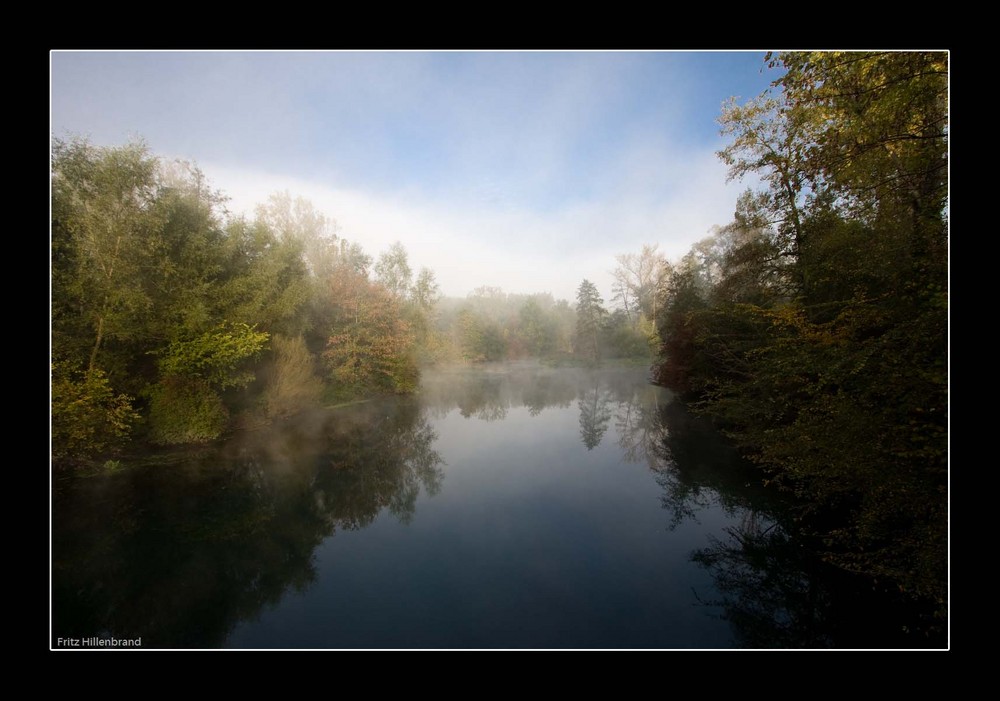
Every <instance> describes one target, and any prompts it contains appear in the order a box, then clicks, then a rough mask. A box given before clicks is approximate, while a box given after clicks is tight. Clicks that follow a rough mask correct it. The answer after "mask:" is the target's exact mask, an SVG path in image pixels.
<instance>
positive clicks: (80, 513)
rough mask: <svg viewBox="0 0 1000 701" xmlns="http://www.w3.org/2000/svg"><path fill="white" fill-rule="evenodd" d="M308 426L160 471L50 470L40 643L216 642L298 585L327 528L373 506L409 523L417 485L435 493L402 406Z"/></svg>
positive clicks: (412, 413)
mask: <svg viewBox="0 0 1000 701" xmlns="http://www.w3.org/2000/svg"><path fill="white" fill-rule="evenodd" d="M314 418H315V420H314V422H313V423H312V424H311V425H308V424H307V423H304V422H303V423H299V424H289V425H287V426H285V427H283V428H281V429H280V430H274V431H266V432H261V433H257V434H249V435H247V436H243V437H241V438H239V439H234V440H233V441H231V442H230V443H228V444H226V445H225V446H223V447H221V448H219V449H217V450H208V451H206V450H203V451H201V453H199V454H194V455H192V456H191V457H189V459H187V460H184V461H177V462H176V463H174V464H161V465H149V466H143V467H135V468H130V469H126V470H123V471H121V472H119V473H116V474H110V475H101V476H97V477H91V478H81V477H75V476H71V477H69V478H67V479H65V480H63V479H62V476H60V478H59V479H58V480H57V482H56V483H57V488H56V490H55V494H54V499H53V514H54V519H53V524H52V527H53V530H52V544H53V575H52V597H53V599H52V605H53V631H52V632H53V637H54V638H58V637H78V638H79V637H90V636H95V635H96V636H102V637H118V638H135V637H139V636H141V637H142V642H143V646H144V647H181V648H183V647H218V646H221V645H223V644H224V643H225V640H226V637H227V635H228V633H229V631H230V630H231V629H232V627H233V626H234V625H235V624H236V623H238V622H239V621H241V620H243V619H248V618H253V617H254V616H256V615H257V614H258V613H259V611H260V610H261V609H262V608H263V607H264V606H267V605H274V604H276V603H277V602H278V601H279V600H280V599H281V597H282V595H283V593H284V592H285V591H286V590H287V589H288V588H289V587H292V588H295V589H298V590H301V589H304V588H306V587H308V586H309V585H310V583H311V582H312V581H313V578H314V576H315V572H314V568H313V563H312V556H313V552H314V550H315V548H316V546H317V545H319V544H320V543H321V542H322V541H323V540H324V539H325V538H327V537H329V536H330V535H331V534H333V533H334V532H335V530H336V528H337V527H340V528H360V527H362V526H364V525H366V524H368V523H371V522H372V520H373V519H374V518H375V516H376V515H377V514H378V513H379V512H380V511H381V510H382V509H383V508H386V509H387V510H389V511H390V512H391V513H393V514H394V515H395V516H397V517H398V518H399V519H401V520H404V521H406V520H409V519H410V518H412V516H413V513H414V508H415V503H416V498H417V496H418V494H419V490H420V487H421V485H422V486H423V487H424V489H426V490H427V491H428V493H430V494H433V493H435V492H437V491H438V490H439V489H440V486H441V479H442V474H443V473H442V472H441V469H440V467H439V466H440V464H441V458H440V456H439V455H438V454H437V453H436V452H435V451H434V450H433V442H434V440H435V438H436V436H435V435H434V433H433V431H432V430H431V429H430V427H429V426H428V424H427V422H426V420H425V419H424V418H423V417H422V416H421V415H420V411H419V409H418V408H417V406H416V405H415V404H414V403H412V402H390V403H379V402H371V403H369V404H365V405H361V406H358V407H351V408H350V409H349V410H341V411H336V412H332V413H330V414H328V415H326V416H325V417H322V416H317V417H314ZM327 419H328V420H327ZM317 456H319V457H317Z"/></svg>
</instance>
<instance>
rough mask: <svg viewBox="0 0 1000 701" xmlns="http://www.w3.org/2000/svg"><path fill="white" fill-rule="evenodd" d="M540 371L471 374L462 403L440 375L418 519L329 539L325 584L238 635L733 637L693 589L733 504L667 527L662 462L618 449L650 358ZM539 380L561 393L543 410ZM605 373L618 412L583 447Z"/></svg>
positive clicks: (661, 642) (449, 643) (250, 642)
mask: <svg viewBox="0 0 1000 701" xmlns="http://www.w3.org/2000/svg"><path fill="white" fill-rule="evenodd" d="M539 372H540V371H535V372H528V373H527V374H520V375H519V374H516V373H515V374H514V375H510V376H500V377H496V376H494V377H490V378H488V379H484V378H482V377H472V376H469V377H468V378H467V379H468V380H469V382H470V383H471V384H472V391H471V393H470V395H468V396H462V397H454V398H453V399H452V400H451V401H447V399H448V398H447V397H445V396H444V395H445V394H452V393H455V392H460V389H459V388H460V385H461V383H460V382H458V381H456V378H454V377H452V378H451V380H452V381H451V382H449V383H446V384H445V385H442V386H440V387H436V386H435V385H434V379H433V378H430V382H429V387H428V389H427V391H426V392H425V393H424V394H423V395H422V397H423V399H424V400H425V401H427V402H428V404H430V405H431V406H433V407H434V408H435V411H434V412H433V413H435V414H436V416H435V418H433V419H432V420H431V422H430V423H431V427H432V429H433V430H434V432H435V433H436V434H437V440H436V441H435V443H434V449H435V451H437V453H438V454H439V455H440V456H441V458H442V460H443V464H444V466H443V467H442V470H443V472H444V477H443V480H442V489H441V491H440V493H438V494H437V495H435V496H434V497H432V498H429V499H428V498H426V497H425V496H422V497H421V499H420V501H419V502H418V504H417V506H416V515H415V517H414V518H413V520H412V521H411V522H410V523H409V524H408V525H402V524H400V523H398V522H397V521H396V520H395V519H393V518H391V517H389V516H388V515H387V514H385V513H383V514H381V515H380V516H379V518H378V519H376V521H375V523H374V524H373V525H372V526H371V527H369V528H366V529H364V530H361V531H352V532H340V533H338V534H337V535H336V536H335V537H333V538H329V539H327V540H326V541H325V542H324V543H323V544H322V545H321V546H320V547H319V548H318V549H317V552H316V568H317V583H316V584H315V586H313V587H312V588H310V589H309V590H308V591H306V592H304V593H302V594H299V595H296V596H294V597H290V598H289V599H288V601H286V602H283V604H282V606H280V607H279V608H278V609H277V610H275V611H268V612H264V613H263V614H262V615H261V617H260V619H259V620H258V621H256V622H254V623H251V624H245V625H243V626H241V627H240V628H238V629H237V630H236V632H235V633H234V635H233V636H232V637H231V638H230V641H229V644H231V645H233V646H249V647H255V646H260V647H271V646H286V645H287V646H304V647H312V646H320V647H338V646H346V647H368V646H372V647H382V646H389V647H393V646H398V647H679V648H689V647H727V646H729V645H731V640H732V637H731V634H730V631H729V626H728V624H727V623H725V622H724V621H721V620H719V619H718V618H717V617H713V616H712V615H711V614H716V616H717V614H718V610H717V609H711V608H707V607H702V606H698V605H696V604H697V600H696V599H695V597H694V595H693V593H692V589H694V590H697V591H698V592H699V593H702V594H704V595H706V596H710V595H711V594H712V592H713V589H712V583H711V578H710V577H709V576H708V575H707V574H706V572H705V571H704V570H703V569H700V568H698V567H696V566H694V565H693V564H692V563H691V562H690V553H691V551H692V550H693V549H695V548H697V547H702V546H704V545H705V544H706V541H705V532H706V531H709V532H716V533H721V529H722V528H723V527H724V526H725V525H727V524H730V523H732V522H733V521H732V519H731V518H730V517H728V516H726V515H725V514H724V513H723V512H722V510H721V509H711V508H710V509H707V510H703V511H701V512H699V518H698V520H699V521H700V525H699V524H697V523H695V522H693V521H688V522H686V523H682V524H681V525H680V526H679V527H677V528H676V529H675V530H673V531H668V529H667V526H668V524H669V518H668V517H667V515H666V514H665V513H664V511H663V509H662V507H661V499H660V495H661V491H662V490H661V489H660V487H659V486H658V485H657V483H656V480H655V474H654V473H652V472H650V470H649V469H648V468H647V466H646V465H645V464H641V463H635V462H628V461H626V460H624V459H623V456H622V451H621V448H620V447H619V443H620V442H621V441H620V440H619V438H620V434H619V433H618V430H617V428H616V426H615V421H614V417H615V416H616V415H617V414H618V413H622V412H624V411H625V410H626V409H628V408H631V409H632V411H633V412H635V411H636V409H637V407H635V406H631V407H630V402H632V401H633V400H635V399H636V398H642V399H645V400H647V402H648V400H649V399H656V400H658V401H660V402H663V401H665V400H666V396H665V394H666V393H663V392H662V391H661V390H659V389H658V388H650V387H649V386H648V385H645V384H644V383H643V382H642V378H643V376H644V375H643V372H642V371H639V372H635V371H630V372H626V373H622V372H618V373H598V374H593V373H581V372H578V371H575V370H573V371H569V372H553V371H545V372H543V373H541V374H539ZM637 380H638V386H637V384H636V382H637ZM545 385H548V386H549V388H550V390H551V392H550V394H551V398H552V404H548V405H546V406H545V407H544V409H543V410H542V411H540V412H537V413H535V414H534V415H533V414H532V411H533V409H537V404H538V401H539V398H538V396H537V394H538V390H539V387H542V386H545ZM595 387H596V388H597V389H598V392H597V395H598V397H599V401H601V402H603V403H604V405H605V406H606V409H607V410H608V412H609V413H610V415H611V417H612V420H611V421H610V422H609V428H607V430H606V433H605V435H604V436H603V437H602V438H601V440H600V441H599V442H598V444H597V445H596V446H594V447H593V449H588V448H587V446H586V445H584V443H583V442H582V441H581V406H583V405H585V403H586V402H587V401H588V392H593V390H594V388H595ZM649 390H652V392H650V391H649ZM525 394H528V395H531V396H530V397H529V401H532V402H534V404H533V408H529V407H527V406H525V401H524V395H525ZM653 395H656V396H655V397H654V396H653ZM578 397H579V398H580V401H577V398H578ZM589 398H590V399H593V395H592V394H591V395H590V396H589ZM616 398H618V399H616ZM449 403H450V404H451V407H452V408H450V409H446V408H445V407H446V406H447V405H448V404H449ZM460 407H461V408H460ZM499 414H502V416H503V418H502V419H499V420H498V419H497V418H496V417H497V416H498V415H499ZM632 420H633V421H634V420H635V416H634V415H633V417H632Z"/></svg>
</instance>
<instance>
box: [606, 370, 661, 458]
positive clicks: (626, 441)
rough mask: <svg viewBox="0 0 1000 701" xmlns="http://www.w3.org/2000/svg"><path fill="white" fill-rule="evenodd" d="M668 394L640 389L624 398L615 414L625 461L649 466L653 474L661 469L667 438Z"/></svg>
mask: <svg viewBox="0 0 1000 701" xmlns="http://www.w3.org/2000/svg"><path fill="white" fill-rule="evenodd" d="M663 401H664V390H662V389H661V388H659V387H656V386H654V385H649V384H647V385H639V386H636V387H633V388H632V391H631V392H630V393H628V394H620V395H619V398H618V405H617V407H616V411H615V431H616V432H617V433H618V447H619V448H621V450H622V457H623V458H624V459H625V460H626V461H627V462H631V463H645V464H646V466H647V467H649V469H650V470H654V471H657V470H659V469H660V467H661V462H662V460H663V457H662V453H663V451H662V449H661V444H662V443H663V441H664V440H665V439H666V437H667V427H666V424H665V423H664V422H663V421H662V420H661V417H660V407H661V404H662V403H663Z"/></svg>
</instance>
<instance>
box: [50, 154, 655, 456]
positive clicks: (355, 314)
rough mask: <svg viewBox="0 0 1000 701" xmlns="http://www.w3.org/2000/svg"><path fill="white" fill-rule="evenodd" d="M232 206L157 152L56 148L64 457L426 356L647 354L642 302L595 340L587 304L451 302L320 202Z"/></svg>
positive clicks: (249, 415)
mask: <svg viewBox="0 0 1000 701" xmlns="http://www.w3.org/2000/svg"><path fill="white" fill-rule="evenodd" d="M226 202H227V199H226V197H225V196H224V195H223V194H222V193H220V192H218V191H215V190H213V189H212V188H211V187H210V186H209V184H208V183H207V181H206V178H205V176H204V174H203V173H202V172H201V171H200V170H199V169H198V168H197V167H195V166H194V165H192V164H189V163H185V162H178V161H173V162H171V161H166V160H164V159H161V158H159V157H157V156H156V155H154V154H153V153H152V152H151V151H150V149H149V148H148V147H147V146H146V145H145V144H144V143H142V142H134V143H130V144H126V145H124V146H117V147H99V146H95V145H93V144H91V143H90V142H88V141H87V140H85V139H79V138H73V139H68V140H62V139H55V140H54V141H53V149H52V221H51V254H52V260H51V283H52V284H51V331H52V335H51V363H52V365H51V385H50V386H51V427H52V454H53V457H54V459H55V460H56V462H57V463H84V462H88V461H93V460H99V459H103V458H106V457H109V456H112V455H114V454H115V452H116V451H119V450H120V449H122V448H123V447H125V446H127V445H129V444H130V443H131V442H135V441H139V442H150V443H154V444H161V445H170V444H185V443H199V442H204V441H208V440H213V439H215V438H217V437H219V436H220V435H222V434H223V433H224V432H226V431H228V430H231V429H233V428H238V427H241V426H253V425H258V424H260V423H261V422H267V421H271V420H273V419H276V418H281V417H286V416H289V415H291V414H294V413H296V412H299V411H302V410H304V409H308V408H310V407H314V406H317V405H320V404H324V403H331V402H341V401H345V400H351V399H355V398H361V397H370V396H373V395H377V394H385V393H397V394H398V393H404V394H405V393H410V392H413V391H414V390H415V389H416V387H417V384H418V378H419V368H420V367H421V366H422V365H427V364H435V363H445V362H464V363H476V362H485V361H496V360H510V359H520V358H527V357H534V358H544V359H549V360H553V361H568V362H575V361H577V360H578V359H579V358H581V357H582V358H584V359H585V360H586V362H592V361H595V360H597V359H598V356H599V355H603V356H605V357H626V356H634V355H637V354H638V355H640V356H644V357H648V356H649V354H650V348H651V346H650V345H649V343H648V338H647V337H646V336H643V332H640V331H639V328H640V327H639V326H638V325H637V324H638V321H639V317H638V316H636V314H637V313H638V306H637V305H638V302H637V301H635V300H633V298H632V297H631V296H628V297H626V299H627V300H628V303H629V304H630V305H631V306H627V307H626V309H625V311H624V312H621V311H619V312H616V313H615V314H610V315H608V314H607V313H606V312H604V311H603V308H600V309H597V307H593V306H590V307H586V309H585V314H588V315H589V314H591V313H598V314H599V317H600V318H599V319H598V321H599V322H600V323H599V327H600V328H599V333H597V335H595V333H596V329H597V327H596V326H595V327H594V328H591V329H589V331H588V333H587V339H589V341H588V342H591V346H586V345H585V344H583V341H582V340H581V339H582V337H581V335H580V329H581V326H580V323H579V322H578V315H577V309H576V308H574V307H573V306H571V305H570V304H569V302H567V301H565V300H556V299H554V298H553V297H552V295H551V294H548V293H539V294H508V293H505V292H503V291H502V290H501V289H500V288H496V287H486V286H484V287H481V288H479V289H477V290H475V291H473V292H472V293H470V294H469V295H468V296H467V297H466V298H464V299H456V298H444V297H443V296H442V295H441V292H440V288H439V286H438V283H437V281H436V278H435V275H434V272H433V271H431V270H429V269H427V268H424V269H421V270H420V271H418V272H417V273H416V275H414V271H413V269H412V268H411V266H410V263H409V257H408V254H407V251H406V250H405V248H404V247H403V246H402V245H401V244H399V243H396V244H394V245H392V246H391V247H390V248H389V249H388V250H387V251H384V252H383V253H382V254H381V255H380V256H379V257H378V258H377V259H374V258H373V257H372V256H370V255H368V254H367V253H366V252H365V251H364V249H363V248H362V247H361V246H360V245H359V244H358V243H356V242H352V241H349V240H347V239H345V238H343V237H342V236H340V234H339V229H338V227H337V225H336V222H335V221H334V220H332V219H330V218H328V217H327V216H326V215H324V214H322V213H321V212H319V211H317V210H316V209H315V208H314V207H313V205H312V204H311V203H309V202H308V201H307V200H304V199H302V198H293V197H292V196H291V195H290V194H289V193H287V192H286V193H278V194H275V195H272V196H271V197H270V198H269V199H268V201H267V202H265V203H263V204H261V205H259V206H258V207H257V208H256V211H255V213H254V215H253V216H250V217H248V216H242V215H241V216H234V215H232V214H231V213H230V212H228V211H227V209H226ZM625 294H626V295H628V294H630V293H628V292H626V293H625ZM599 306H600V305H599V304H598V307H599ZM646 313H647V314H648V310H646ZM643 318H646V317H643ZM586 323H591V322H590V321H588V322H586ZM646 332H648V328H646ZM598 336H599V337H600V342H599V345H593V342H594V341H595V339H597V338H598ZM644 339H645V340H644Z"/></svg>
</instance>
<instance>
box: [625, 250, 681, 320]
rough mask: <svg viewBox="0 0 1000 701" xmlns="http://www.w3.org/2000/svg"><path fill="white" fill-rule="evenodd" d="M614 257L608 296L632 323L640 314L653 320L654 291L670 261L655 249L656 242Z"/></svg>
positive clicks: (655, 291)
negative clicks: (610, 290) (636, 251)
mask: <svg viewBox="0 0 1000 701" xmlns="http://www.w3.org/2000/svg"><path fill="white" fill-rule="evenodd" d="M615 260H616V261H617V262H618V266H617V267H616V268H615V269H614V271H613V272H612V275H613V277H614V283H613V286H612V293H613V296H612V299H614V300H617V301H618V302H619V303H620V304H621V305H622V309H623V310H624V312H625V314H626V316H628V318H629V320H630V321H631V322H632V323H633V324H634V325H638V323H639V318H640V316H642V315H644V316H645V317H646V318H647V319H655V318H656V304H657V296H658V292H659V290H660V289H661V288H662V286H663V284H664V283H665V281H666V279H667V277H668V276H669V274H670V264H669V263H668V262H667V259H666V258H665V257H664V256H663V254H662V253H660V252H659V245H658V244H654V245H649V244H644V245H643V247H642V251H641V252H640V253H638V254H634V253H624V254H622V255H619V256H615Z"/></svg>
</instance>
